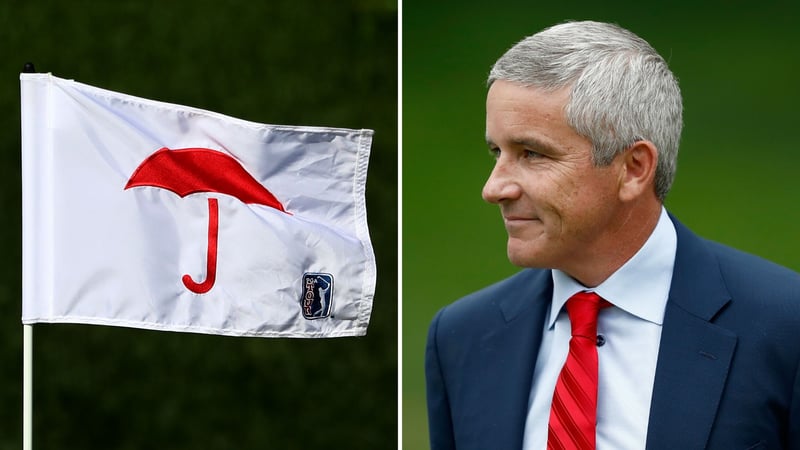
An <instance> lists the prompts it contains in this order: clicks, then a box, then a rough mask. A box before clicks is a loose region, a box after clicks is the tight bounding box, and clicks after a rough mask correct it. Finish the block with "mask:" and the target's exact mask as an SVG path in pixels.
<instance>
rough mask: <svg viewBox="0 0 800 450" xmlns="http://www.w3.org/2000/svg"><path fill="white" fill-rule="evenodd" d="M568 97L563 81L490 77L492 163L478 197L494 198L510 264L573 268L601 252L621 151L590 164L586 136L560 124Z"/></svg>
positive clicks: (612, 213) (613, 213) (609, 227)
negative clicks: (553, 87)
mask: <svg viewBox="0 0 800 450" xmlns="http://www.w3.org/2000/svg"><path fill="white" fill-rule="evenodd" d="M568 98H569V89H568V88H567V89H562V90H559V91H555V92H552V93H548V92H545V91H542V90H540V89H537V88H530V87H523V86H522V85H519V84H516V83H513V82H509V81H502V80H498V81H495V82H494V83H493V84H492V86H491V88H490V89H489V94H488V96H487V99H486V138H487V142H488V144H489V148H490V150H491V151H492V152H493V153H494V155H495V158H496V163H495V166H494V169H493V170H492V173H491V175H490V176H489V179H488V180H487V182H486V185H485V186H484V188H483V198H484V199H485V200H486V201H488V202H490V203H496V204H498V205H500V211H501V212H502V215H503V219H504V222H505V226H506V231H507V232H508V258H509V259H510V260H511V262H512V263H514V264H516V265H518V266H525V267H546V268H556V269H561V270H563V271H565V272H567V273H570V274H572V273H573V271H572V270H571V269H574V268H576V267H581V266H584V265H586V264H587V263H588V264H590V263H591V260H592V258H595V257H599V256H601V253H602V252H603V251H607V248H608V242H607V241H608V238H607V236H609V235H610V234H611V231H613V230H614V229H615V228H616V227H617V225H616V224H615V223H616V222H615V219H617V218H618V217H619V216H620V213H619V207H620V201H619V198H618V192H619V186H620V179H621V173H622V172H621V171H620V161H619V160H620V158H617V159H615V160H614V162H612V164H611V165H609V166H605V167H596V166H594V164H593V163H592V155H591V149H592V145H591V143H590V142H589V141H588V140H587V139H586V138H584V137H582V136H580V135H578V134H577V133H576V132H575V131H574V130H573V129H572V128H570V127H569V126H568V125H567V122H566V116H565V113H564V111H565V105H566V103H567V100H568ZM604 237H606V239H605V240H604Z"/></svg>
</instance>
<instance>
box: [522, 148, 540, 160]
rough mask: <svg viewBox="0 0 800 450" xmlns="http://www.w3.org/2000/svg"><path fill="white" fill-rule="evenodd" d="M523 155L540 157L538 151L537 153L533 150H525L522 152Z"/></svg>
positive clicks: (527, 157)
mask: <svg viewBox="0 0 800 450" xmlns="http://www.w3.org/2000/svg"><path fill="white" fill-rule="evenodd" d="M523 156H524V157H525V158H526V159H534V158H540V157H541V156H542V155H540V154H539V153H537V152H535V151H533V150H525V151H524V152H523Z"/></svg>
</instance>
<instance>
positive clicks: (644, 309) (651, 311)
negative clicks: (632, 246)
mask: <svg viewBox="0 0 800 450" xmlns="http://www.w3.org/2000/svg"><path fill="white" fill-rule="evenodd" d="M677 248H678V237H677V234H676V233H675V226H674V225H673V224H672V220H670V218H669V215H668V214H667V210H666V209H665V208H664V207H663V206H662V207H661V216H660V217H659V218H658V223H657V224H656V227H655V229H654V230H653V233H651V234H650V237H649V238H647V241H646V242H645V243H644V245H643V246H642V248H640V249H639V251H638V252H636V254H635V255H633V257H632V258H631V259H629V260H628V261H627V262H626V263H625V264H623V265H622V267H620V268H619V269H617V271H616V272H614V273H613V274H611V276H610V277H608V278H607V279H606V280H605V281H603V282H602V283H601V284H600V285H599V286H597V287H595V288H591V289H590V288H587V287H586V286H583V285H582V284H581V283H579V282H578V281H576V280H575V279H574V278H572V277H570V276H569V275H567V274H566V273H564V272H562V271H560V270H557V269H553V304H552V307H551V308H550V318H549V320H548V328H552V327H553V324H555V321H556V319H557V318H558V313H559V312H560V311H561V309H562V308H563V307H564V304H565V303H567V300H568V299H569V298H570V297H572V296H573V295H574V294H575V293H577V292H580V291H594V292H597V294H598V295H599V296H601V297H603V298H604V299H606V300H608V301H609V302H611V303H612V304H614V306H616V307H618V308H620V309H622V310H624V311H626V312H628V313H630V314H633V315H634V316H636V317H639V318H641V319H643V320H647V321H648V322H652V323H654V324H656V325H661V324H662V323H663V321H664V309H665V307H666V305H667V298H668V297H669V288H670V284H671V282H672V269H673V267H674V266H675V253H676V251H677Z"/></svg>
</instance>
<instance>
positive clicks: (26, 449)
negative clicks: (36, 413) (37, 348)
mask: <svg viewBox="0 0 800 450" xmlns="http://www.w3.org/2000/svg"><path fill="white" fill-rule="evenodd" d="M32 438H33V325H23V326H22V450H31V449H32V448H33V443H32Z"/></svg>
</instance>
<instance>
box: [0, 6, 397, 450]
mask: <svg viewBox="0 0 800 450" xmlns="http://www.w3.org/2000/svg"><path fill="white" fill-rule="evenodd" d="M0 49H2V55H3V58H2V60H0V79H2V83H0V86H2V87H1V88H0V108H1V109H2V111H3V113H2V114H0V121H2V122H0V129H1V130H2V131H3V134H4V136H5V139H4V140H3V142H2V143H0V158H2V164H0V171H2V172H1V175H0V179H1V180H2V192H0V199H2V204H1V206H2V211H3V218H4V220H3V221H2V224H0V236H2V240H3V242H4V246H3V248H4V249H5V250H4V251H5V254H4V257H3V258H2V261H1V262H0V264H1V265H0V267H1V268H2V269H1V270H0V318H1V320H2V325H1V326H0V449H3V450H5V449H19V448H20V447H21V436H22V423H21V416H22V414H21V410H22V398H21V392H22V326H21V323H20V316H21V312H20V311H21V305H20V298H21V297H20V259H21V254H20V252H21V250H20V232H21V230H20V196H21V193H20V175H19V167H20V156H19V153H20V142H19V134H20V132H19V128H20V124H19V75H18V74H19V72H20V70H21V69H22V66H23V63H25V62H26V61H33V62H34V63H35V64H36V68H37V70H38V71H39V72H52V73H54V74H55V75H57V76H60V77H63V78H74V79H76V80H78V81H81V82H84V83H87V84H92V85H95V86H98V87H102V88H106V89H111V90H116V91H121V92H125V93H128V94H132V95H136V96H141V97H147V98H151V99H155V100H161V101H167V102H173V103H180V104H185V105H190V106H194V107H199V108H204V109H210V110H213V111H217V112H220V113H223V114H227V115H231V116H234V117H240V118H243V119H247V120H252V121H257V122H265V123H273V124H290V125H315V126H335V127H348V128H371V129H374V130H375V137H374V142H373V147H372V156H371V159H370V166H369V175H368V185H367V206H368V211H369V226H370V232H371V236H372V241H373V244H374V247H375V252H376V256H377V263H378V283H377V291H376V294H375V302H374V309H373V315H372V322H371V324H370V327H369V332H368V334H367V336H366V337H363V338H341V339H327V340H291V339H257V338H229V337H219V336H209V335H195V334H182V333H165V332H154V331H145V330H135V329H126V328H113V327H98V326H87V325H37V326H35V327H34V341H35V344H34V442H33V443H34V448H36V449H42V450H44V449H92V448H98V449H99V448H102V449H145V448H158V449H193V450H194V449H263V448H275V449H340V448H341V449H382V448H395V447H396V446H397V444H396V443H397V276H396V274H397V183H396V180H397V6H396V2H395V1H394V0H341V1H337V2H327V1H313V0H269V1H250V0H226V1H209V0H172V1H152V0H142V1H133V0H120V1H105V2H104V1H89V0H73V1H55V0H52V1H43V0H19V1H18V0H9V1H4V2H3V3H2V5H0Z"/></svg>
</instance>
